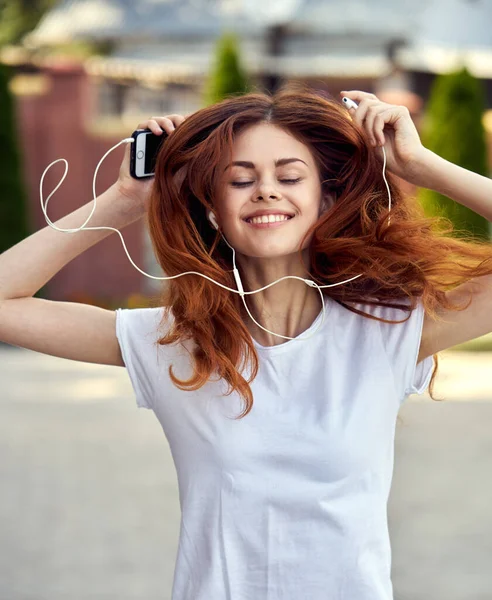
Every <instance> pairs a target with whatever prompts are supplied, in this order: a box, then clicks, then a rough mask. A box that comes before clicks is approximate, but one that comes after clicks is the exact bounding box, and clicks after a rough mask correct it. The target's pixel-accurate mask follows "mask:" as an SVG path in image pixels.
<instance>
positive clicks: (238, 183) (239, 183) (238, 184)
mask: <svg viewBox="0 0 492 600" xmlns="http://www.w3.org/2000/svg"><path fill="white" fill-rule="evenodd" d="M279 181H280V182H281V183H287V184H292V183H298V182H299V181H301V178H300V177H298V178H297V179H280V180H279ZM251 183H254V182H253V181H232V182H231V185H232V186H233V187H245V186H247V185H250V184H251Z"/></svg>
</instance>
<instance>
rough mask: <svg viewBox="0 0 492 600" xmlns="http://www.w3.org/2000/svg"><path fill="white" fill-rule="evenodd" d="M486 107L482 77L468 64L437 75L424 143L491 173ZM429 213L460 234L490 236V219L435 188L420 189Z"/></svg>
mask: <svg viewBox="0 0 492 600" xmlns="http://www.w3.org/2000/svg"><path fill="white" fill-rule="evenodd" d="M485 108H486V103H485V90H484V87H483V84H482V82H481V81H480V80H478V79H476V78H475V77H473V76H472V75H471V74H470V73H469V72H468V70H467V69H466V68H463V69H461V70H460V71H457V72H455V73H451V74H447V75H440V76H438V77H437V78H436V80H435V82H434V84H433V86H432V90H431V95H430V98H429V103H428V107H427V111H426V114H425V117H424V122H423V126H422V131H421V134H422V135H421V139H422V143H423V144H424V146H425V147H426V148H429V150H432V152H435V153H436V154H438V155H439V156H442V157H443V158H445V159H446V160H448V161H450V162H452V163H454V164H457V165H459V166H461V167H463V168H465V169H468V170H469V171H473V172H475V173H478V174H480V175H484V176H488V175H489V173H488V167H487V143H486V132H485V128H484V126H483V122H482V118H483V114H484V111H485ZM418 198H419V201H421V203H422V206H423V208H424V211H425V213H426V214H427V215H428V216H443V217H446V218H448V219H449V220H450V221H452V223H453V225H454V227H455V230H456V232H455V235H456V237H461V236H462V235H467V234H468V235H470V234H471V235H473V236H474V237H476V238H477V239H485V240H488V239H489V238H490V233H489V223H488V221H487V219H485V218H484V217H482V216H481V215H479V214H477V213H476V212H474V211H472V210H470V209H469V208H467V207H466V206H463V205H461V204H459V203H458V202H455V201H454V200H451V199H450V198H448V197H446V196H443V195H442V194H439V193H437V192H435V191H433V190H428V189H425V188H422V189H420V190H419V192H418Z"/></svg>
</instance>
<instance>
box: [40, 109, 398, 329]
mask: <svg viewBox="0 0 492 600" xmlns="http://www.w3.org/2000/svg"><path fill="white" fill-rule="evenodd" d="M342 101H343V102H344V103H345V105H346V106H347V108H349V109H350V108H357V104H356V103H355V102H354V101H353V100H351V99H350V98H347V97H344V98H342ZM134 141H135V140H134V138H132V137H129V138H125V139H123V140H121V141H120V142H118V143H117V144H116V145H114V146H113V147H112V148H110V149H109V150H108V151H107V152H106V154H104V156H103V157H102V158H101V160H100V161H99V162H98V164H97V167H96V169H95V171H94V177H93V180H92V195H93V200H94V206H93V208H92V210H91V213H90V215H89V216H88V217H87V219H86V220H85V222H84V223H83V224H82V225H81V226H80V227H78V228H76V229H62V228H59V227H57V226H56V225H55V224H54V223H52V222H51V220H50V219H49V217H48V215H47V213H46V208H47V207H48V202H49V200H50V198H51V197H52V196H53V194H54V193H55V192H56V190H57V189H58V188H59V187H60V185H61V184H62V183H63V181H64V180H65V177H66V176H67V172H68V162H67V161H66V160H65V159H64V158H59V159H57V160H55V161H53V162H52V163H50V164H49V165H48V166H47V167H46V169H45V170H44V172H43V175H42V176H41V181H40V184H39V195H40V199H41V210H42V211H43V214H44V217H45V219H46V222H47V223H48V225H49V226H50V227H52V228H53V229H56V231H62V232H64V233H76V232H79V231H82V230H85V231H91V230H92V231H96V230H99V229H105V230H109V231H115V232H116V233H117V234H118V235H119V236H120V239H121V243H122V244H123V248H124V250H125V252H126V255H127V257H128V260H129V261H130V263H131V264H132V265H133V266H134V267H135V269H137V271H139V272H140V273H142V275H145V276H146V277H149V278H150V279H159V280H162V279H175V278H176V277H182V276H183V275H200V276H201V277H205V279H208V280H209V281H212V282H213V283H215V284H216V285H219V286H220V287H222V288H224V289H226V290H229V291H230V292H234V293H236V294H239V295H240V296H241V299H242V301H243V304H244V308H245V309H246V311H247V313H248V314H249V316H250V317H251V319H252V320H253V321H254V322H255V323H256V325H258V327H261V329H263V330H264V331H267V332H268V333H271V334H272V335H276V336H277V337H281V338H284V339H286V340H298V341H300V340H304V339H309V338H310V337H311V336H313V335H314V334H315V333H316V332H317V331H318V329H319V328H320V327H321V326H322V325H323V322H324V319H325V300H324V297H323V292H322V291H321V288H328V287H335V286H337V285H342V284H343V283H348V282H349V281H353V280H354V279H357V278H358V277H361V276H362V273H361V274H360V275H355V277H351V278H350V279H346V280H345V281H340V282H339V283H333V284H329V285H318V284H317V283H316V282H315V281H312V280H310V279H303V278H302V277H297V276H296V275H286V276H285V277H281V278H280V279H277V280H276V281H274V282H272V283H269V284H268V285H266V286H264V287H262V288H259V289H257V290H253V291H251V292H245V291H244V288H243V284H242V281H241V277H240V275H239V271H238V270H237V267H236V251H235V250H234V248H233V247H232V246H231V245H230V244H229V242H228V241H227V240H226V238H225V237H224V234H222V233H221V235H222V238H223V239H224V241H225V243H226V244H227V245H228V246H229V248H231V250H232V261H233V265H234V269H233V274H234V279H235V281H236V285H237V290H234V289H232V288H230V287H228V286H226V285H223V284H222V283H219V282H218V281H215V280H214V279H212V278H211V277H208V276H207V275H203V273H198V272H197V271H186V273H180V274H178V275H172V276H170V277H157V276H155V275H150V274H149V273H145V271H142V269H140V268H139V267H138V266H137V265H136V264H135V263H134V262H133V260H132V258H131V256H130V254H129V253H128V249H127V247H126V244H125V240H124V239H123V236H122V235H121V232H120V231H119V230H118V229H115V228H114V227H85V225H86V224H87V223H88V222H89V220H90V219H91V217H92V215H93V214H94V211H95V210H96V205H97V196H96V177H97V172H98V170H99V167H100V166H101V163H102V162H103V160H104V159H105V158H106V156H107V155H108V154H109V153H110V152H112V151H113V150H114V149H115V148H117V147H118V146H120V145H121V144H127V143H129V144H131V143H133V142H134ZM382 150H383V155H384V162H383V179H384V182H385V184H386V188H387V190H388V197H389V209H390V210H391V192H390V188H389V186H388V182H387V181H386V177H385V169H386V152H385V151H384V147H382ZM60 161H63V162H64V163H65V172H64V174H63V177H62V178H61V179H60V181H59V183H58V185H57V186H56V187H55V189H54V190H53V191H52V192H51V194H50V195H49V196H48V198H47V199H46V204H44V203H43V202H44V201H43V181H44V178H45V175H46V173H47V171H48V170H49V169H50V168H51V167H52V166H53V165H54V164H56V163H57V162H60ZM208 219H209V221H210V222H211V223H212V225H213V227H214V228H215V229H216V230H217V231H219V232H220V227H219V224H218V223H217V219H216V217H215V214H214V213H213V212H209V214H208ZM388 222H389V219H388ZM283 279H299V280H300V281H304V283H305V284H307V285H309V286H311V287H313V288H317V289H318V291H319V293H320V296H321V304H322V307H323V314H322V318H321V321H320V323H319V325H318V327H317V328H316V329H315V330H314V331H313V332H312V333H311V334H310V335H307V336H303V335H302V334H301V335H300V336H298V337H297V338H291V337H288V336H285V335H280V334H279V333H274V332H273V331H270V330H269V329H266V328H265V327H263V326H262V325H260V323H258V322H257V321H256V320H255V319H254V317H253V315H252V314H251V312H250V311H249V308H248V306H247V304H246V301H245V299H244V296H245V295H246V294H257V293H258V292H262V291H263V290H266V289H267V288H269V287H270V286H272V285H275V284H276V283H278V282H279V281H282V280H283Z"/></svg>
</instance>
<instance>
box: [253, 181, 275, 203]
mask: <svg viewBox="0 0 492 600" xmlns="http://www.w3.org/2000/svg"><path fill="white" fill-rule="evenodd" d="M255 197H256V200H266V199H267V198H268V199H270V200H275V199H277V200H278V199H279V198H280V193H279V192H278V191H277V190H276V189H275V188H274V187H273V186H272V185H268V184H266V183H264V184H261V185H260V186H259V188H258V191H257V192H256V194H255Z"/></svg>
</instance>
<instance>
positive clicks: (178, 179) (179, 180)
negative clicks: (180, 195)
mask: <svg viewBox="0 0 492 600" xmlns="http://www.w3.org/2000/svg"><path fill="white" fill-rule="evenodd" d="M187 173H188V165H187V164H186V165H183V166H182V167H181V168H180V169H178V170H177V171H176V173H175V174H174V177H173V181H174V183H175V184H176V186H177V188H178V190H180V189H181V186H182V185H183V181H184V180H185V177H186V175H187Z"/></svg>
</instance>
